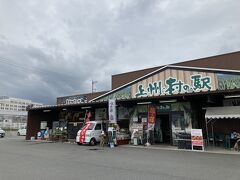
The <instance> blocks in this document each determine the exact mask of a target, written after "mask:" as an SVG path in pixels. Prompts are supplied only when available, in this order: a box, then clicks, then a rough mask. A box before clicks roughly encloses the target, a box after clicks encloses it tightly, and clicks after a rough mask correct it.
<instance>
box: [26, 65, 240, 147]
mask: <svg viewBox="0 0 240 180" xmlns="http://www.w3.org/2000/svg"><path fill="white" fill-rule="evenodd" d="M127 74H128V73H127ZM127 74H126V75H124V76H126V77H127ZM239 94H240V71H237V70H225V69H213V68H198V67H185V66H172V65H168V66H164V67H160V68H158V69H155V70H154V71H151V72H149V73H148V74H145V75H143V76H141V77H139V78H136V79H134V80H133V81H131V82H127V83H125V84H123V85H121V86H118V87H116V88H114V89H113V90H111V91H109V92H105V93H102V94H100V95H98V96H96V97H95V98H92V99H91V100H89V99H88V98H85V97H84V96H82V95H80V96H79V97H77V98H75V97H73V96H71V97H70V96H69V97H67V98H66V99H64V98H58V102H59V103H58V104H57V105H55V106H50V107H49V106H45V107H41V108H32V109H30V110H29V114H28V131H27V139H30V138H31V137H32V136H35V135H36V133H37V132H38V131H39V130H40V129H41V127H40V126H41V121H43V122H44V121H45V122H46V126H48V127H49V128H50V129H51V130H52V133H53V134H54V132H56V130H59V129H60V130H66V132H67V133H66V134H67V135H66V136H67V139H74V138H75V136H76V132H77V131H78V129H80V127H81V126H82V125H83V124H84V121H85V119H86V117H87V116H88V115H89V114H90V120H101V121H104V122H105V123H106V128H107V124H109V123H110V117H109V106H108V103H109V101H110V100H115V101H116V112H115V114H116V119H115V121H114V123H115V124H116V127H115V128H116V130H117V140H118V144H126V143H131V144H134V145H139V144H142V145H146V144H148V143H149V144H167V145H174V146H179V147H184V148H187V149H190V148H192V142H191V141H192V137H191V133H192V130H193V129H197V131H195V132H198V130H201V133H202V134H203V137H202V138H203V141H204V142H202V144H206V143H208V142H209V139H211V137H210V136H209V134H210V133H211V127H210V123H207V122H206V119H205V114H206V111H207V109H208V108H209V107H225V106H240V103H239V102H240V100H236V99H235V100H232V99H231V98H229V97H231V96H233V95H234V96H236V95H239ZM227 97H228V98H227ZM231 100H232V101H231ZM64 102H68V103H69V104H64ZM229 103H230V104H231V105H229ZM226 122H227V121H225V123H226ZM228 122H230V121H228ZM231 123H232V125H231V127H235V129H233V128H231V127H230V126H227V125H226V124H225V125H224V124H221V123H219V124H220V125H218V126H216V127H215V128H216V129H215V130H216V131H218V132H217V133H219V134H223V135H226V134H231V133H232V131H236V132H240V127H239V124H238V122H237V121H231ZM228 125H229V124H228ZM219 126H220V127H219ZM223 129H224V132H223ZM216 131H215V132H216ZM211 134H212V133H211ZM197 138H198V137H197ZM213 138H215V137H213Z"/></svg>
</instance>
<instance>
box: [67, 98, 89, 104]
mask: <svg viewBox="0 0 240 180" xmlns="http://www.w3.org/2000/svg"><path fill="white" fill-rule="evenodd" d="M86 102H87V99H86V98H84V97H81V98H68V99H66V100H65V104H79V103H86Z"/></svg>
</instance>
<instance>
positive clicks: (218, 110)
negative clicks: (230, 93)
mask: <svg viewBox="0 0 240 180" xmlns="http://www.w3.org/2000/svg"><path fill="white" fill-rule="evenodd" d="M205 118H206V119H224V118H240V106H225V107H208V108H207V111H206V115H205Z"/></svg>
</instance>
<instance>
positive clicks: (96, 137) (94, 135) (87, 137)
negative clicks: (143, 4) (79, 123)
mask: <svg viewBox="0 0 240 180" xmlns="http://www.w3.org/2000/svg"><path fill="white" fill-rule="evenodd" d="M102 130H103V123H102V121H89V122H87V123H86V124H85V126H83V127H82V128H81V129H80V130H79V131H78V133H77V136H76V143H77V144H78V145H81V144H88V145H91V146H94V145H96V143H98V142H100V135H101V132H102ZM82 131H83V133H82V134H81V132H82ZM81 137H82V140H80V138H81Z"/></svg>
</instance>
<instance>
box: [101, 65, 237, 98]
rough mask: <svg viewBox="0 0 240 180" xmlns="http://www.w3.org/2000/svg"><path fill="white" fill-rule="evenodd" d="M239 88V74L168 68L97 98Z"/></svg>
mask: <svg viewBox="0 0 240 180" xmlns="http://www.w3.org/2000/svg"><path fill="white" fill-rule="evenodd" d="M236 88H240V74H232V73H231V74H229V73H225V72H224V73H219V72H212V71H211V72H210V71H197V70H180V69H174V68H168V69H165V70H164V71H159V72H157V73H155V74H153V75H151V76H149V77H146V78H144V79H142V80H140V81H138V82H135V83H133V84H132V85H129V86H126V87H124V88H122V89H120V90H118V91H115V92H113V93H111V94H108V95H106V96H105V97H102V98H100V99H99V100H104V101H108V100H109V99H131V98H141V97H151V96H162V95H173V94H185V93H197V92H206V91H216V90H229V89H236Z"/></svg>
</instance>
